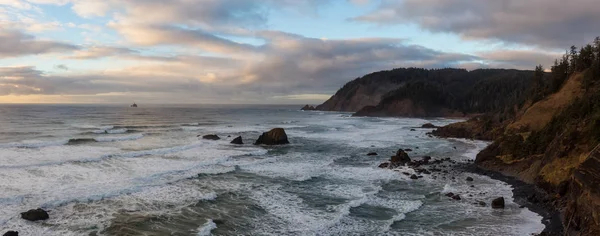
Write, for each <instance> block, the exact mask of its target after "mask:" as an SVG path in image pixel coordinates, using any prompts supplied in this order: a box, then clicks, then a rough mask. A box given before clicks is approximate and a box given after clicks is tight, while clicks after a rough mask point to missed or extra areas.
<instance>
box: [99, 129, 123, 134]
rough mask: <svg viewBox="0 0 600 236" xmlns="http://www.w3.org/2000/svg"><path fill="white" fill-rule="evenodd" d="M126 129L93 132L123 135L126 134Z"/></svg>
mask: <svg viewBox="0 0 600 236" xmlns="http://www.w3.org/2000/svg"><path fill="white" fill-rule="evenodd" d="M128 132H129V130H128V129H107V130H94V131H92V133H94V134H124V133H128Z"/></svg>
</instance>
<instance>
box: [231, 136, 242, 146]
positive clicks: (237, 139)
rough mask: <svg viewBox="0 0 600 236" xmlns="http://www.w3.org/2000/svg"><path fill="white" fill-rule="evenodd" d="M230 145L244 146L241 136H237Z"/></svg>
mask: <svg viewBox="0 0 600 236" xmlns="http://www.w3.org/2000/svg"><path fill="white" fill-rule="evenodd" d="M231 144H240V145H241V144H244V142H243V141H242V136H238V137H237V138H234V139H233V141H231Z"/></svg>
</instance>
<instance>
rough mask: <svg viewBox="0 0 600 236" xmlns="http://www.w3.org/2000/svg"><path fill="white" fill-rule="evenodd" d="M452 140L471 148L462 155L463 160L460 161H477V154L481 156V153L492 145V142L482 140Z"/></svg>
mask: <svg viewBox="0 0 600 236" xmlns="http://www.w3.org/2000/svg"><path fill="white" fill-rule="evenodd" d="M450 140H455V141H459V142H462V143H465V144H467V145H468V146H469V149H468V150H467V151H466V152H465V153H464V154H462V157H463V159H460V160H463V161H464V160H475V158H476V157H477V154H479V152H481V150H483V149H485V148H486V147H487V146H488V145H490V142H488V141H482V140H469V139H457V138H450Z"/></svg>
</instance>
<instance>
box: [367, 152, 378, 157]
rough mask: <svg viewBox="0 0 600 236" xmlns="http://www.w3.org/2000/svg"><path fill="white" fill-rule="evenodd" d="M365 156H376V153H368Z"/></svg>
mask: <svg viewBox="0 0 600 236" xmlns="http://www.w3.org/2000/svg"><path fill="white" fill-rule="evenodd" d="M367 156H377V153H376V152H369V153H368V154H367Z"/></svg>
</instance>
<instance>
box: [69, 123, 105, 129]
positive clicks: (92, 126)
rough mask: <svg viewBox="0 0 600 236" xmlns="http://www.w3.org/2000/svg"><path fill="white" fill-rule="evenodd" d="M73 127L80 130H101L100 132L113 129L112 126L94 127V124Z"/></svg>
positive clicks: (73, 125)
mask: <svg viewBox="0 0 600 236" xmlns="http://www.w3.org/2000/svg"><path fill="white" fill-rule="evenodd" d="M71 127H74V128H79V129H99V130H108V129H113V128H114V126H112V125H92V124H71Z"/></svg>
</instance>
